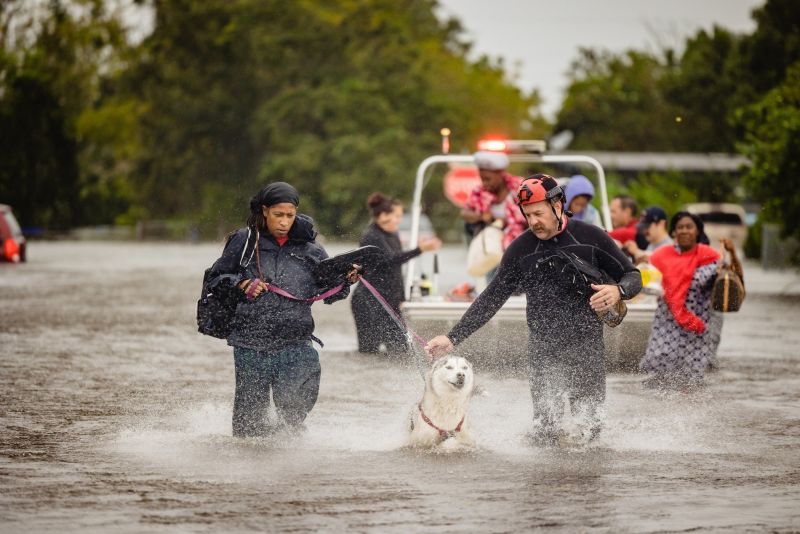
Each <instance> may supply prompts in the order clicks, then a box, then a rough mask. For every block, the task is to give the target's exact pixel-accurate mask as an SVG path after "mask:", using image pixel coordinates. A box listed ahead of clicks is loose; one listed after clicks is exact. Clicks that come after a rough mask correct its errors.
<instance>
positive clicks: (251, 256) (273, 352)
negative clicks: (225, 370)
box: [208, 182, 355, 437]
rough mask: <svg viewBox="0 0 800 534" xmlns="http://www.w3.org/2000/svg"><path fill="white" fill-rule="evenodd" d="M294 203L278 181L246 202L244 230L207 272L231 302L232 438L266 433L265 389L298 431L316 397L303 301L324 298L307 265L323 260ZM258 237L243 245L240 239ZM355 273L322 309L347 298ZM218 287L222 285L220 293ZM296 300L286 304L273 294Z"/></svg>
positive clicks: (315, 366)
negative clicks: (254, 242) (233, 300)
mask: <svg viewBox="0 0 800 534" xmlns="http://www.w3.org/2000/svg"><path fill="white" fill-rule="evenodd" d="M299 203H300V197H299V195H298V194H297V190H295V188H294V187H292V186H291V185H289V184H287V183H285V182H274V183H271V184H269V185H268V186H266V187H265V188H264V189H262V190H261V191H259V192H258V193H257V194H256V195H255V196H254V197H253V198H252V199H251V201H250V217H249V218H248V220H247V228H242V229H240V230H238V231H237V232H235V233H233V234H232V235H231V236H230V237H229V238H228V241H227V243H226V244H225V249H224V250H223V252H222V257H220V258H219V259H218V260H217V261H216V262H215V263H214V265H213V266H212V267H211V269H210V271H209V275H208V276H209V280H210V286H212V287H217V288H219V287H221V286H220V284H224V285H225V286H227V287H228V288H229V289H228V291H229V292H232V293H233V294H234V295H235V296H236V297H237V298H238V301H239V302H238V304H237V307H236V314H235V317H234V321H233V330H232V331H231V333H230V335H229V336H228V338H227V340H228V345H231V346H233V356H234V361H235V367H236V396H235V399H234V404H233V435H234V436H241V437H244V436H260V435H264V434H266V433H267V432H268V430H269V427H268V424H267V412H268V410H269V405H270V391H271V392H272V398H273V401H274V403H275V409H276V411H277V413H278V416H279V417H280V419H281V423H282V424H285V425H286V426H287V427H289V428H290V429H292V428H300V427H301V426H302V423H303V421H304V420H305V418H306V415H308V413H309V412H310V411H311V409H312V408H313V407H314V404H315V403H316V401H317V394H318V393H319V380H320V364H319V354H318V353H317V351H316V349H314V347H313V346H312V344H311V341H312V340H316V338H315V337H314V336H313V332H314V320H313V319H312V317H311V302H310V299H314V298H315V297H317V296H318V295H321V294H322V293H323V292H325V290H326V289H328V288H324V287H320V286H319V284H318V282H317V280H316V278H315V277H314V272H313V271H314V267H315V266H316V265H317V264H318V263H319V262H321V261H322V260H324V259H326V258H327V257H328V254H327V253H326V252H325V249H323V248H322V246H321V245H319V244H318V243H317V242H316V240H315V238H316V235H317V233H316V231H315V230H314V223H313V221H312V220H311V218H310V217H308V216H306V215H302V214H299V213H297V206H298V204H299ZM250 235H254V236H256V235H257V236H258V242H257V246H255V247H250V246H249V240H248V236H250ZM354 280H355V273H354V272H351V273H349V274H348V279H347V280H345V277H344V276H342V280H341V282H342V283H343V287H342V288H341V290H340V291H339V292H337V293H336V294H333V295H329V296H328V297H327V298H325V303H326V304H331V303H333V302H335V301H337V300H340V299H343V298H345V297H347V295H348V293H349V291H350V286H349V283H348V282H352V281H354ZM223 289H224V287H223ZM280 290H283V291H284V292H286V293H288V294H290V295H292V296H294V297H296V298H289V297H287V296H285V294H284V295H281V294H279V291H280Z"/></svg>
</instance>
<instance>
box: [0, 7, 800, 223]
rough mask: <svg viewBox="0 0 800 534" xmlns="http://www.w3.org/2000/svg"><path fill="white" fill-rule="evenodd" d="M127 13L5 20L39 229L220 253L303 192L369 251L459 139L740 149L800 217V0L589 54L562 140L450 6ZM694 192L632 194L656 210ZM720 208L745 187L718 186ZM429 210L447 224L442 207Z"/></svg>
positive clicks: (18, 131) (770, 214)
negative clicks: (673, 43) (187, 232)
mask: <svg viewBox="0 0 800 534" xmlns="http://www.w3.org/2000/svg"><path fill="white" fill-rule="evenodd" d="M120 5H121V4H120V3H118V2H113V3H112V2H106V1H104V0H51V1H49V2H46V3H45V2H29V1H25V0H8V1H6V2H5V3H4V4H2V6H1V7H0V42H1V43H2V49H1V50H0V201H3V202H6V203H9V204H12V205H13V206H14V208H15V211H16V212H17V215H18V218H19V219H20V220H21V221H22V222H23V225H25V226H40V227H45V228H49V229H66V228H71V227H74V226H78V225H90V224H109V223H116V224H131V223H134V222H136V221H140V220H149V219H164V220H179V221H186V222H189V223H191V224H193V225H196V226H197V227H198V228H200V229H201V230H202V231H203V232H204V233H206V234H207V235H214V234H215V233H216V232H217V231H218V229H220V228H225V229H230V228H232V227H234V226H236V225H237V224H240V223H241V221H242V220H243V219H244V216H245V213H244V210H245V209H246V204H247V202H246V201H247V199H248V198H249V196H250V195H252V194H253V193H254V192H255V191H256V190H257V189H258V188H259V187H261V186H262V185H263V184H265V183H267V182H269V181H273V180H287V181H290V182H292V183H294V184H295V185H296V186H297V187H298V189H299V190H300V191H301V193H302V205H301V209H302V211H305V212H308V213H310V214H311V215H312V216H314V217H315V219H316V220H317V222H318V224H319V226H320V228H321V230H322V231H323V232H324V233H328V234H331V235H347V236H349V237H355V236H357V235H358V234H359V233H360V227H361V225H362V224H363V222H365V218H366V213H365V209H364V206H363V203H364V199H365V198H366V196H367V194H368V193H369V192H371V191H373V190H382V191H384V192H386V193H389V194H392V195H396V196H398V197H399V198H401V199H408V198H410V196H411V190H412V188H413V176H414V171H415V169H416V166H417V165H418V163H419V162H420V161H421V160H422V159H423V158H424V157H426V156H427V155H430V154H431V153H435V152H437V151H438V149H439V146H440V136H439V129H440V128H442V127H445V126H446V127H448V128H450V129H451V130H452V131H453V132H454V136H453V139H452V143H453V150H454V151H456V152H460V151H467V152H468V151H471V150H473V147H474V146H475V142H476V140H477V139H478V138H479V137H481V136H482V135H484V134H486V133H487V132H492V133H502V134H504V135H507V136H509V137H515V138H546V137H548V136H549V135H551V134H553V133H555V132H558V131H561V130H565V129H569V130H571V131H572V132H573V133H574V135H575V137H574V141H573V143H572V146H571V147H570V148H575V149H592V150H647V151H707V152H716V151H721V152H734V151H736V152H740V153H743V154H745V155H747V156H748V157H749V158H750V160H751V161H752V162H753V166H752V167H751V168H750V169H749V170H748V171H746V174H745V176H744V179H743V184H744V186H745V187H746V189H747V192H748V193H749V195H751V196H752V197H753V198H754V199H755V200H757V201H759V202H761V203H762V204H763V205H764V206H765V207H766V208H767V209H766V210H765V212H764V214H765V217H766V218H767V219H770V218H772V219H773V220H778V221H782V220H788V221H791V220H792V217H791V216H792V215H797V214H798V213H797V212H798V211H800V200H798V198H797V195H793V194H787V192H791V191H793V190H796V188H797V186H798V185H800V184H798V181H800V174H799V173H798V172H797V168H796V166H797V161H798V157H797V156H798V155H799V154H798V149H799V148H800V146H798V143H800V135H798V128H800V111H798V110H799V109H800V92H799V90H798V87H800V83H798V82H800V37H798V36H800V29H799V27H800V15H798V12H799V11H800V10H797V9H795V8H794V3H793V1H792V0H769V1H768V2H766V3H765V4H764V5H763V6H762V7H761V8H759V9H756V10H755V11H754V12H753V17H754V19H755V21H756V24H757V26H756V29H755V30H754V31H753V33H751V34H746V35H740V34H734V33H732V32H729V31H728V30H725V29H724V28H718V27H717V28H714V29H713V30H711V31H703V30H701V31H698V32H697V33H696V34H695V35H693V36H691V37H690V38H688V39H687V40H686V42H685V44H684V46H683V49H682V50H680V51H678V50H671V49H664V50H661V51H659V52H656V53H648V52H643V51H636V50H630V51H626V52H624V53H610V52H607V51H603V50H588V49H586V50H582V51H581V52H580V54H579V55H578V57H577V58H576V59H575V61H574V63H573V65H572V67H571V69H570V78H569V86H568V89H567V91H566V97H565V99H564V102H563V104H562V106H561V109H560V111H559V112H558V114H557V117H556V120H555V122H554V123H552V124H551V123H548V122H547V121H546V120H545V119H544V118H543V117H542V115H541V111H540V98H539V95H538V93H537V92H536V91H533V92H530V93H526V92H525V91H522V90H521V89H519V88H518V87H517V86H516V85H515V84H514V81H513V79H512V77H511V76H510V74H509V72H508V70H507V68H506V66H505V65H504V64H503V62H502V61H501V60H498V59H491V58H487V57H479V58H477V59H475V58H474V57H473V56H472V54H471V53H470V51H471V44H470V43H469V42H468V41H467V40H466V39H465V37H464V34H465V32H464V30H463V28H462V26H461V25H460V23H459V21H458V20H456V19H446V20H442V19H440V18H437V16H436V14H435V13H436V7H437V3H436V1H435V0H360V1H358V2H354V1H352V0H328V1H325V2H316V1H303V2H295V1H289V0H284V1H274V2H263V1H261V0H236V1H230V0H206V1H204V2H193V1H190V0H171V1H169V2H167V1H163V0H135V1H134V3H133V6H134V7H137V6H138V7H139V8H140V9H145V10H149V12H151V13H152V14H153V17H154V22H153V27H152V32H150V33H149V34H148V35H146V36H145V37H144V38H143V39H141V40H139V41H136V40H135V39H133V38H132V36H131V31H130V28H129V25H130V20H128V19H127V18H126V16H125V15H124V14H123V12H122V11H121V10H120ZM123 7H124V6H123ZM432 179H433V180H434V181H440V180H441V176H438V175H437V176H433V177H432ZM683 179H684V177H681V176H669V177H666V178H665V177H663V176H653V175H652V173H651V174H648V175H643V176H642V177H635V178H634V179H633V181H632V182H628V183H626V184H624V185H625V187H627V188H629V189H631V190H632V191H634V192H635V191H645V193H643V194H646V191H647V190H648V186H647V184H649V183H653V184H658V183H663V182H665V181H669V182H676V183H678V184H681V183H682V182H681V180H683ZM659 180H660V182H659ZM434 185H438V186H440V183H437V184H434ZM637 188H638V189H637ZM655 188H656V189H658V187H655ZM650 189H653V187H650ZM432 190H433V188H429V189H428V191H429V192H430V191H432ZM703 194H704V195H705V196H706V197H709V198H703V200H718V199H724V197H729V196H731V195H733V194H735V191H734V190H733V188H732V187H731V186H729V185H726V183H725V182H722V181H718V183H717V185H716V186H713V187H709V188H708V191H706V192H704V193H703ZM426 202H427V207H428V208H429V210H430V212H431V213H432V214H433V215H434V216H437V215H441V214H443V213H445V212H446V209H445V208H444V207H443V204H442V203H443V202H444V201H442V199H441V198H440V195H439V194H438V193H431V194H430V197H429V198H426ZM786 228H787V231H788V232H794V233H795V234H796V235H797V233H798V232H800V230H798V229H797V227H795V226H794V225H787V227H786Z"/></svg>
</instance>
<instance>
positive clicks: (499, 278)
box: [448, 220, 642, 435]
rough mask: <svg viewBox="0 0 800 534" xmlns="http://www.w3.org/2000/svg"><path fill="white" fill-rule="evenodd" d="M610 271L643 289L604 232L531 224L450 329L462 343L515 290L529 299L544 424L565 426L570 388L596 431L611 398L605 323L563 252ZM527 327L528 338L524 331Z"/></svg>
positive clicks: (535, 393)
mask: <svg viewBox="0 0 800 534" xmlns="http://www.w3.org/2000/svg"><path fill="white" fill-rule="evenodd" d="M559 249H561V250H562V251H563V252H567V253H574V254H575V255H576V256H578V257H579V258H581V259H582V260H584V261H585V262H587V263H589V264H591V265H593V266H595V267H597V268H599V269H602V270H603V271H604V272H605V273H606V274H607V275H608V276H609V277H610V278H611V279H612V280H613V281H614V282H615V283H617V284H618V285H619V286H620V289H621V291H622V294H623V297H624V298H626V299H629V298H631V297H633V296H634V295H636V294H637V293H638V292H639V291H640V290H641V288H642V279H641V276H640V274H639V271H638V270H637V269H636V268H635V267H634V266H633V264H632V263H631V262H630V260H629V259H628V258H627V256H625V254H623V252H622V251H621V250H620V248H619V247H618V246H617V245H616V244H615V243H614V241H613V240H612V239H611V238H610V237H609V236H608V234H606V232H605V231H604V230H602V229H601V228H598V227H596V226H594V225H590V224H586V223H583V222H581V221H576V220H570V221H568V224H567V226H566V227H565V228H564V230H563V231H562V232H561V233H560V234H558V235H557V236H555V237H553V238H551V239H548V240H546V241H543V240H541V239H539V238H537V237H536V236H535V235H534V234H533V232H531V231H530V229H529V230H527V231H526V232H524V233H523V234H522V235H520V236H519V237H518V238H516V239H515V240H514V241H513V242H512V243H511V245H510V246H509V247H508V249H507V250H506V252H505V254H504V255H503V261H502V262H501V264H500V268H499V269H498V271H497V275H496V276H495V278H494V279H493V280H492V282H491V283H490V284H489V286H488V287H487V288H486V289H485V290H484V291H483V293H481V295H480V296H479V297H478V298H477V299H476V300H475V302H474V303H473V304H472V305H471V306H470V307H469V309H468V310H467V312H466V313H465V314H464V316H463V317H462V318H461V321H459V322H458V324H456V325H455V326H454V327H453V329H452V330H451V331H450V333H449V334H448V337H449V338H450V340H451V341H452V342H453V343H454V344H455V345H458V344H459V343H460V342H462V341H463V340H465V339H466V338H467V337H469V336H470V335H471V334H472V333H474V332H475V331H476V330H478V329H479V328H480V327H481V326H483V325H484V324H486V323H487V322H488V321H489V319H491V318H492V316H493V315H494V314H495V313H497V311H498V310H499V309H500V308H501V307H502V306H503V304H504V303H505V302H506V300H508V297H510V296H511V295H512V293H514V292H515V291H518V290H519V291H523V292H525V295H526V297H527V311H526V315H527V322H528V328H529V332H527V335H526V336H525V337H527V341H528V352H529V357H530V369H529V378H530V386H531V396H532V397H533V405H534V418H535V421H536V426H537V427H538V430H539V431H541V432H544V433H545V434H546V435H550V434H552V433H553V432H555V431H557V430H558V427H559V424H560V420H561V416H562V408H563V402H561V401H560V399H561V398H562V396H563V393H565V392H566V393H567V394H568V395H569V400H570V402H571V405H572V408H573V410H578V409H581V408H582V409H584V410H587V415H588V416H589V418H590V419H591V420H592V422H591V424H590V427H591V431H592V433H593V435H596V433H597V432H598V431H599V424H600V423H599V420H598V417H597V413H596V411H597V408H598V406H599V405H600V404H601V403H602V402H603V400H604V399H605V385H606V368H605V358H604V351H603V323H602V321H601V320H600V319H599V318H598V317H597V315H596V314H595V312H594V311H593V310H592V309H591V307H590V305H589V298H590V297H591V295H592V294H593V293H594V292H593V291H592V290H591V288H590V287H588V286H587V284H586V283H585V281H584V280H582V279H581V278H580V275H579V273H578V272H576V269H575V268H574V267H573V266H572V264H571V263H570V262H569V261H565V260H564V259H563V257H561V256H559V255H558V250H559ZM523 335H524V334H523V333H522V332H520V343H522V336H523Z"/></svg>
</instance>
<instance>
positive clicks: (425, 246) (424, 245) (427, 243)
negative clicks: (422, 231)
mask: <svg viewBox="0 0 800 534" xmlns="http://www.w3.org/2000/svg"><path fill="white" fill-rule="evenodd" d="M440 248H442V240H441V239H439V238H438V237H429V238H427V239H425V238H422V239H420V240H419V249H420V250H421V251H422V252H431V251H433V250H439V249H440Z"/></svg>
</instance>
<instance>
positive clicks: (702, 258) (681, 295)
mask: <svg viewBox="0 0 800 534" xmlns="http://www.w3.org/2000/svg"><path fill="white" fill-rule="evenodd" d="M718 259H719V252H717V251H716V250H714V249H713V248H711V247H710V246H708V245H703V244H702V243H698V244H697V245H696V246H695V247H694V248H693V249H691V250H689V251H688V252H678V251H677V250H676V249H675V247H672V246H667V247H661V248H659V249H658V250H656V251H655V252H654V253H653V255H652V256H651V257H650V263H652V264H653V265H654V266H655V268H656V269H658V270H659V271H661V274H662V275H663V277H664V278H663V280H662V282H661V284H662V286H663V287H664V300H665V301H666V303H667V306H668V307H669V310H670V311H671V312H672V316H673V317H675V322H677V323H678V324H679V325H680V326H681V328H683V329H684V330H687V331H689V332H694V333H695V334H702V333H703V332H705V330H706V323H704V322H703V320H702V319H700V317H698V316H697V315H695V314H693V313H692V312H690V311H689V310H688V309H687V308H686V294H687V293H689V286H690V285H691V284H692V278H693V277H694V272H695V271H696V270H697V268H698V267H700V266H702V265H708V264H709V263H713V262H715V261H717V260H718Z"/></svg>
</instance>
